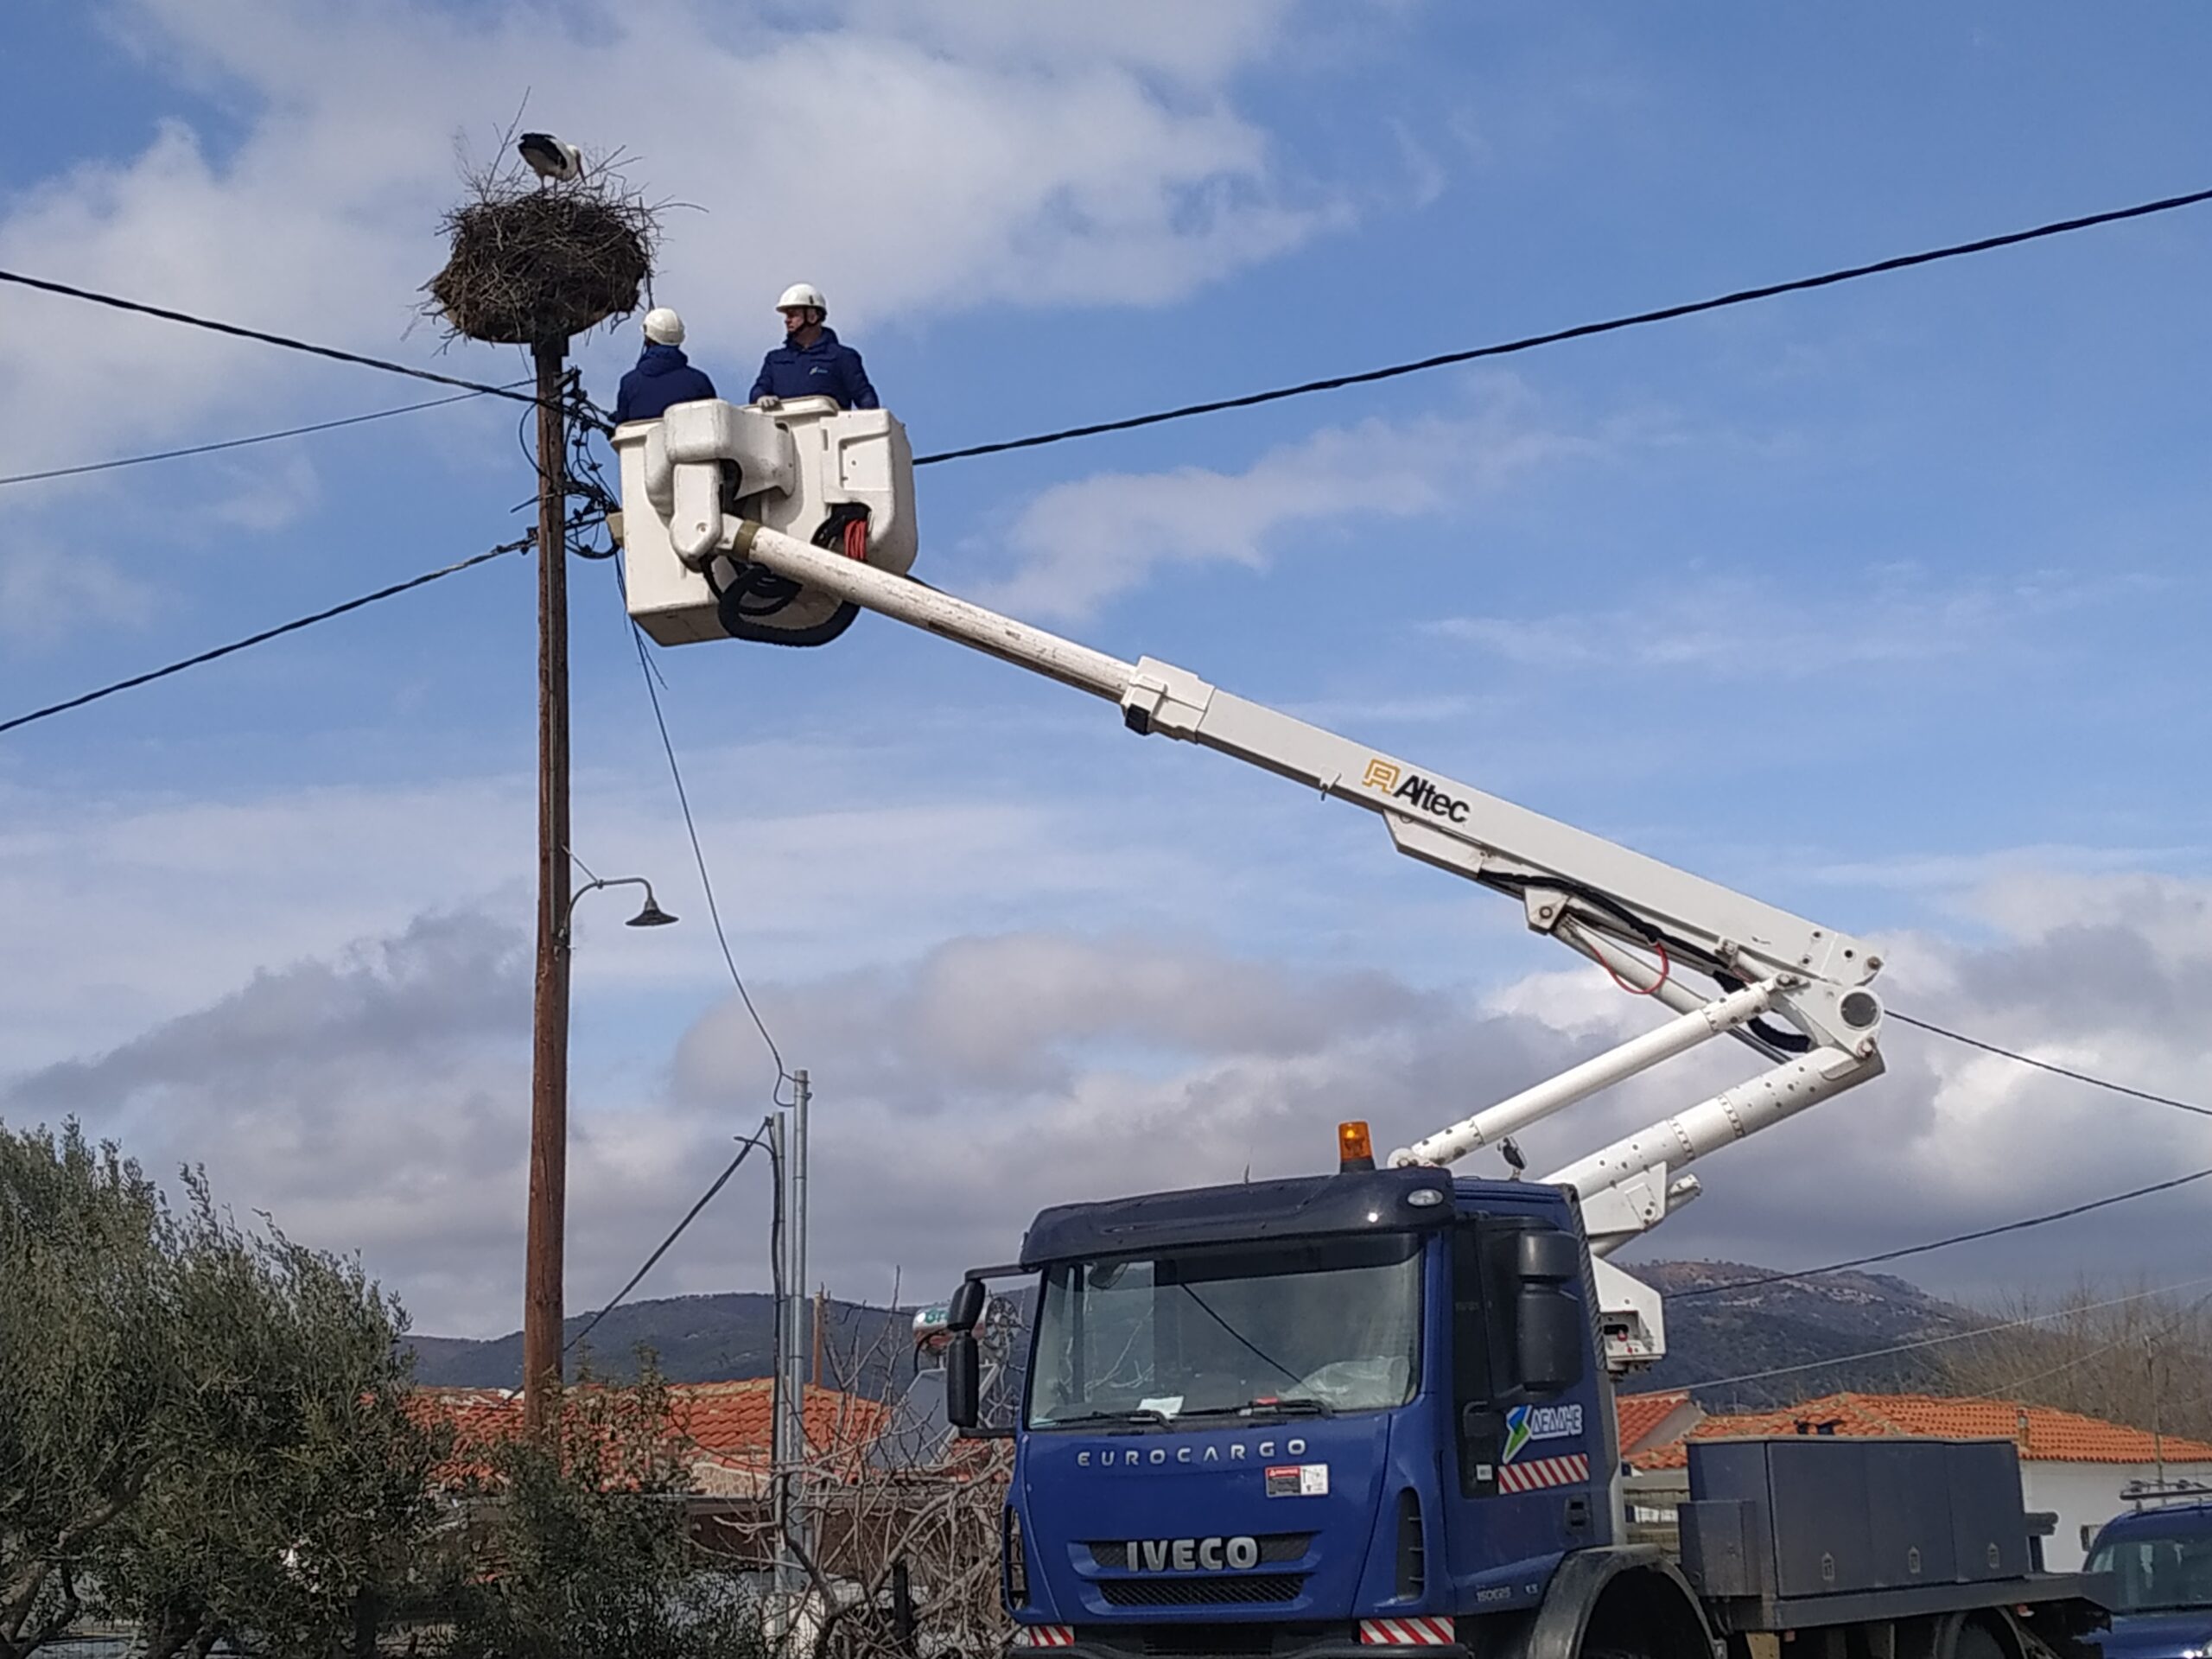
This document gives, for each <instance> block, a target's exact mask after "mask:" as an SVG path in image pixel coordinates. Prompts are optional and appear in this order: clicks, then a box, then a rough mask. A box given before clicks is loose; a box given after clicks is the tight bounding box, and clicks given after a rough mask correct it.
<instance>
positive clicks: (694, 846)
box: [615, 569, 791, 1106]
mask: <svg viewBox="0 0 2212 1659" xmlns="http://www.w3.org/2000/svg"><path fill="white" fill-rule="evenodd" d="M615 577H616V580H617V582H620V578H621V572H620V570H619V569H618V570H617V571H616V572H615ZM625 613H627V612H626V611H625ZM630 639H631V643H632V645H635V646H636V647H637V652H638V668H639V672H640V673H642V674H643V675H644V676H645V695H646V696H649V697H651V698H652V705H653V724H654V725H655V726H656V727H657V728H659V731H660V747H661V752H662V753H664V754H665V755H667V757H668V774H669V776H670V777H671V779H674V780H675V783H676V804H677V805H678V806H679V807H681V808H683V829H684V833H685V834H686V835H688V836H690V837H691V857H692V861H694V862H695V863H696V864H697V866H698V867H699V885H700V887H702V888H703V889H704V890H705V892H706V895H707V916H708V918H709V920H710V921H712V922H713V923H714V926H715V943H716V944H719V945H721V948H722V962H723V963H724V965H725V966H727V967H728V969H729V977H730V982H731V983H732V984H734V985H735V986H736V987H737V995H738V999H739V1001H741V1002H743V1003H744V1004H745V1011H746V1013H747V1014H750V1015H752V1016H753V1029H754V1030H755V1031H757V1032H759V1033H760V1040H761V1042H762V1043H763V1044H765V1045H766V1047H767V1050H768V1058H770V1059H771V1060H772V1061H773V1062H774V1063H775V1067H776V1083H775V1087H774V1089H773V1090H771V1098H772V1099H773V1100H774V1101H775V1103H776V1104H778V1105H779V1106H780V1105H782V1104H784V1099H783V1086H784V1084H785V1083H787V1082H789V1081H791V1073H790V1072H789V1071H786V1070H785V1069H784V1055H783V1051H782V1050H781V1049H779V1048H778V1047H777V1046H776V1039H774V1038H773V1037H772V1036H771V1035H769V1033H768V1022H767V1021H766V1020H763V1019H762V1018H761V1017H760V1009H759V1008H758V1007H755V1006H754V1005H753V993H752V992H751V991H749V990H747V988H746V984H745V976H744V975H743V974H741V973H740V972H738V970H737V957H736V956H735V955H734V953H733V952H732V951H731V950H730V948H729V935H728V932H727V931H724V929H723V927H722V912H721V906H719V905H718V904H716V903H715V880H714V877H713V876H712V875H711V874H709V872H708V869H707V854H706V849H704V848H702V846H701V845H700V844H699V826H698V824H697V823H696V821H695V820H694V819H693V818H692V816H691V797H690V791H687V790H686V789H685V788H684V787H683V767H682V766H678V765H677V760H676V745H675V743H674V742H673V741H671V739H670V737H669V734H668V716H667V715H665V714H664V713H663V712H662V710H661V706H660V689H659V687H658V686H656V685H655V684H654V683H653V672H652V663H651V662H650V661H649V660H648V659H647V658H646V656H645V630H644V629H642V628H640V627H639V626H637V624H636V623H634V622H632V624H631V625H630Z"/></svg>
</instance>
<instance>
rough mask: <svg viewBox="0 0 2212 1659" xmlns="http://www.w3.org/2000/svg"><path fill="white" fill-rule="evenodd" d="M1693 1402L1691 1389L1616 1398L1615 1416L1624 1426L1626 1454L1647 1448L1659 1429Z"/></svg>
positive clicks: (1621, 1438)
mask: <svg viewBox="0 0 2212 1659" xmlns="http://www.w3.org/2000/svg"><path fill="white" fill-rule="evenodd" d="M1689 1402H1690V1396H1689V1390H1688V1389H1662V1390H1661V1391H1660V1392H1659V1393H1657V1394H1622V1395H1614V1396H1613V1416H1614V1418H1615V1419H1616V1420H1617V1421H1618V1423H1619V1425H1620V1446H1621V1451H1622V1452H1623V1454H1624V1455H1625V1454H1626V1453H1627V1452H1630V1451H1632V1450H1633V1449H1634V1448H1636V1447H1637V1446H1641V1445H1643V1442H1644V1440H1646V1439H1647V1438H1648V1437H1649V1435H1650V1434H1651V1433H1652V1432H1653V1431H1654V1430H1655V1429H1656V1428H1657V1427H1659V1426H1660V1425H1661V1424H1662V1423H1663V1422H1665V1421H1667V1420H1668V1419H1669V1417H1671V1416H1673V1415H1674V1414H1675V1413H1676V1412H1678V1411H1680V1410H1681V1408H1683V1407H1684V1406H1687V1405H1688V1404H1689Z"/></svg>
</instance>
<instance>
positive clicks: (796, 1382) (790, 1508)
mask: <svg viewBox="0 0 2212 1659" xmlns="http://www.w3.org/2000/svg"><path fill="white" fill-rule="evenodd" d="M813 1094H814V1091H813V1090H812V1088H811V1087H810V1085H809V1084H808V1082H807V1078H806V1072H805V1071H804V1069H803V1068H802V1069H801V1070H799V1071H795V1072H793V1073H792V1074H791V1165H790V1167H791V1206H790V1208H789V1210H788V1211H787V1212H786V1214H787V1217H788V1219H787V1221H786V1222H785V1237H786V1238H788V1239H789V1240H790V1242H791V1243H790V1251H789V1255H788V1268H787V1277H786V1278H785V1284H787V1285H788V1286H790V1287H791V1319H790V1344H791V1345H790V1346H789V1347H788V1348H787V1349H785V1352H784V1375H785V1378H786V1379H787V1381H786V1383H785V1391H784V1408H785V1412H786V1413H787V1414H789V1416H790V1419H791V1425H790V1431H789V1432H790V1435H791V1479H790V1482H789V1484H788V1486H787V1489H786V1491H785V1497H784V1503H785V1516H784V1524H785V1527H786V1528H787V1529H789V1535H790V1536H791V1537H793V1538H795V1539H797V1540H798V1543H799V1547H800V1548H803V1549H804V1550H806V1551H807V1553H808V1554H809V1555H811V1554H813V1536H812V1534H811V1533H810V1530H809V1526H808V1522H809V1515H808V1510H807V1490H806V1486H807V1482H806V1473H805V1464H806V1346H807V1344H806V1330H807V1325H808V1319H807V1315H808V1313H809V1312H810V1302H811V1300H812V1299H811V1298H810V1297H809V1296H808V1295H807V1294H806V1151H807V1148H806V1109H807V1107H808V1105H809V1103H810V1102H811V1101H812V1099H813Z"/></svg>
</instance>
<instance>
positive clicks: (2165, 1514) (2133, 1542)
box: [2088, 1503, 2212, 1659]
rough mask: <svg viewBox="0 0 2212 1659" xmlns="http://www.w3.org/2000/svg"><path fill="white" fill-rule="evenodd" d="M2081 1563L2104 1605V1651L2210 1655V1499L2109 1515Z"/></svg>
mask: <svg viewBox="0 0 2212 1659" xmlns="http://www.w3.org/2000/svg"><path fill="white" fill-rule="evenodd" d="M2088 1572H2090V1573H2093V1574H2095V1575H2097V1577H2098V1580H2099V1585H2098V1589H2099V1594H2100V1598H2101V1599H2103V1600H2104V1601H2105V1603H2106V1605H2107V1606H2108V1607H2109V1608H2110V1610H2111V1612H2112V1628H2111V1630H2109V1631H2107V1633H2106V1634H2105V1636H2104V1637H2103V1638H2102V1640H2103V1643H2104V1650H2105V1659H2212V1503H2171V1504H2159V1505H2155V1506H2148V1507H2144V1508H2139V1509H2137V1510H2133V1511H2132V1512H2130V1513H2129V1514H2126V1515H2122V1516H2114V1517H2113V1519H2112V1520H2110V1521H2107V1522H2105V1524H2104V1529H2103V1530H2101V1532H2099V1533H2098V1534H2097V1536H2096V1541H2095V1542H2094V1544H2092V1545H2091V1546H2090V1548H2089V1560H2088Z"/></svg>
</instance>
